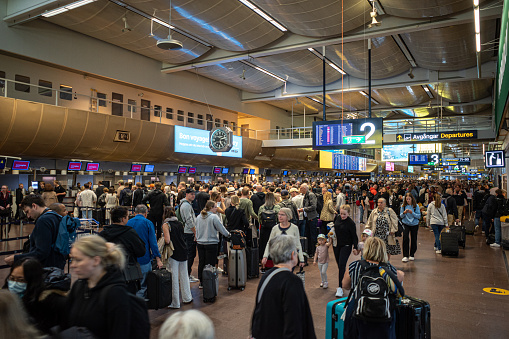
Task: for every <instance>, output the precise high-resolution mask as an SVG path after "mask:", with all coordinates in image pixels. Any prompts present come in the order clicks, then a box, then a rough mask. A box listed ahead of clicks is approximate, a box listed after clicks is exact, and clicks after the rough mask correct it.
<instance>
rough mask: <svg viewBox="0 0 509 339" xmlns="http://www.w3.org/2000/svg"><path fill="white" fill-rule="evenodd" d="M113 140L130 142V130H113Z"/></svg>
mask: <svg viewBox="0 0 509 339" xmlns="http://www.w3.org/2000/svg"><path fill="white" fill-rule="evenodd" d="M113 141H115V142H131V132H129V131H120V130H117V131H116V132H115V137H114V138H113Z"/></svg>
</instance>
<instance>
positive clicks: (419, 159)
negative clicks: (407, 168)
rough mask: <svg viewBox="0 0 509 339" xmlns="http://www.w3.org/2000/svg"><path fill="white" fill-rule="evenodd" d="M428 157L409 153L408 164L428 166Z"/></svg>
mask: <svg viewBox="0 0 509 339" xmlns="http://www.w3.org/2000/svg"><path fill="white" fill-rule="evenodd" d="M428 162H429V161H428V155H427V154H420V153H408V164H409V165H427V164H428Z"/></svg>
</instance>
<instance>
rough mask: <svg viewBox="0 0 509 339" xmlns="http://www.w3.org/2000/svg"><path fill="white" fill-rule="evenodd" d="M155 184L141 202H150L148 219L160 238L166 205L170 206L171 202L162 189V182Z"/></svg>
mask: <svg viewBox="0 0 509 339" xmlns="http://www.w3.org/2000/svg"><path fill="white" fill-rule="evenodd" d="M154 186H155V189H154V190H153V191H150V193H149V194H147V195H146V196H145V198H143V199H142V200H141V203H142V204H145V205H146V204H147V203H148V204H150V210H149V212H148V216H147V219H148V220H150V221H152V223H153V224H154V227H155V229H156V234H157V239H159V238H160V237H161V233H162V226H163V211H164V206H170V202H169V201H168V197H167V196H166V194H164V192H163V191H161V183H160V182H156V183H155V185H154Z"/></svg>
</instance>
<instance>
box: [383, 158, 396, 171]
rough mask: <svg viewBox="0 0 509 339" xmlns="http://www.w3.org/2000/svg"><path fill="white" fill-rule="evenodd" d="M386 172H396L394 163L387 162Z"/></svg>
mask: <svg viewBox="0 0 509 339" xmlns="http://www.w3.org/2000/svg"><path fill="white" fill-rule="evenodd" d="M385 170H386V171H390V172H394V163H393V162H389V161H387V162H386V163H385Z"/></svg>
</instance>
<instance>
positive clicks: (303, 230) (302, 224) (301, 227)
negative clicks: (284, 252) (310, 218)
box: [298, 219, 307, 250]
mask: <svg viewBox="0 0 509 339" xmlns="http://www.w3.org/2000/svg"><path fill="white" fill-rule="evenodd" d="M298 226H299V230H300V236H301V237H305V236H306V220H305V219H303V220H299V225H298ZM306 250H307V248H306Z"/></svg>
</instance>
